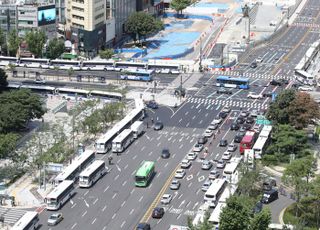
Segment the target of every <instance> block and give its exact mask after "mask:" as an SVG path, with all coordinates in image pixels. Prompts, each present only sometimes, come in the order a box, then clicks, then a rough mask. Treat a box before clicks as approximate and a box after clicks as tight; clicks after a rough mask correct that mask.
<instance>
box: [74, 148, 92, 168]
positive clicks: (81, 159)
mask: <svg viewBox="0 0 320 230" xmlns="http://www.w3.org/2000/svg"><path fill="white" fill-rule="evenodd" d="M94 154H95V151H94V150H90V149H86V150H85V151H84V152H83V153H82V154H81V155H80V156H78V158H76V161H77V162H78V164H79V165H81V164H83V162H85V161H86V160H87V159H88V158H90V157H91V156H92V155H94Z"/></svg>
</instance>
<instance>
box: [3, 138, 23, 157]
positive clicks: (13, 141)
mask: <svg viewBox="0 0 320 230" xmlns="http://www.w3.org/2000/svg"><path fill="white" fill-rule="evenodd" d="M18 138H19V135H18V134H14V133H8V134H0V159H6V158H10V157H13V156H14V154H13V151H14V150H15V148H16V145H17V141H18Z"/></svg>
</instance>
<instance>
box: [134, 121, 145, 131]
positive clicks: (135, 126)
mask: <svg viewBox="0 0 320 230" xmlns="http://www.w3.org/2000/svg"><path fill="white" fill-rule="evenodd" d="M141 124H143V121H135V122H134V123H133V124H132V125H131V130H135V129H137V128H138V127H140V125H141Z"/></svg>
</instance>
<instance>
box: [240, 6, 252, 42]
mask: <svg viewBox="0 0 320 230" xmlns="http://www.w3.org/2000/svg"><path fill="white" fill-rule="evenodd" d="M241 9H242V14H243V17H244V18H247V20H248V39H247V42H248V44H249V43H250V15H249V11H250V7H249V6H248V5H247V4H245V5H244V7H241Z"/></svg>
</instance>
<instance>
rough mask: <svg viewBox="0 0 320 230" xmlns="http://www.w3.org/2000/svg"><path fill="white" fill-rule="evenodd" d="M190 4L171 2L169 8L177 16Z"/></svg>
mask: <svg viewBox="0 0 320 230" xmlns="http://www.w3.org/2000/svg"><path fill="white" fill-rule="evenodd" d="M190 4H191V0H172V1H171V3H170V7H171V8H172V9H174V10H175V11H177V14H182V11H183V10H184V9H185V8H187V7H188V6H189V5H190Z"/></svg>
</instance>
